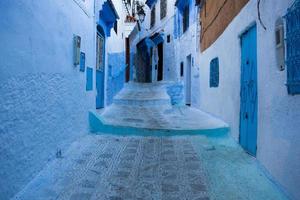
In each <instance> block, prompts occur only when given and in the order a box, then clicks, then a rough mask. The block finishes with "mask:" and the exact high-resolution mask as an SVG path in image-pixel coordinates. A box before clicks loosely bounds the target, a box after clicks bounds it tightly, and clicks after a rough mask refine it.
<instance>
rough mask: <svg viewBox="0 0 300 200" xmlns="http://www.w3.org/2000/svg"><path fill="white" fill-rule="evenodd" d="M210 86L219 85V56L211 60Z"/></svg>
mask: <svg viewBox="0 0 300 200" xmlns="http://www.w3.org/2000/svg"><path fill="white" fill-rule="evenodd" d="M209 86H210V87H219V58H214V59H213V60H212V61H211V62H210V79H209Z"/></svg>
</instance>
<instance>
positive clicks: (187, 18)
mask: <svg viewBox="0 0 300 200" xmlns="http://www.w3.org/2000/svg"><path fill="white" fill-rule="evenodd" d="M182 23H183V32H186V31H187V30H188V28H189V25H190V7H189V5H187V6H186V7H185V8H184V10H183V19H182Z"/></svg>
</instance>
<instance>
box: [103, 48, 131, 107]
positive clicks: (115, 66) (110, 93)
mask: <svg viewBox="0 0 300 200" xmlns="http://www.w3.org/2000/svg"><path fill="white" fill-rule="evenodd" d="M125 67H126V65H125V52H121V53H109V54H108V79H107V88H106V95H107V96H106V100H107V105H110V104H112V103H113V98H114V96H115V95H116V94H117V93H118V92H119V91H120V90H121V89H122V88H123V86H124V83H125Z"/></svg>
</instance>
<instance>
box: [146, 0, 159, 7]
mask: <svg viewBox="0 0 300 200" xmlns="http://www.w3.org/2000/svg"><path fill="white" fill-rule="evenodd" d="M156 2H157V0H147V1H146V4H147V6H148V7H149V8H150V9H151V8H152V7H153V5H154V4H155V3H156Z"/></svg>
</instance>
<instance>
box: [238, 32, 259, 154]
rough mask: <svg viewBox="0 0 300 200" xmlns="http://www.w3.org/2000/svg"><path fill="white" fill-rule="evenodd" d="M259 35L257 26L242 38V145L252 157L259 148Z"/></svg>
mask: <svg viewBox="0 0 300 200" xmlns="http://www.w3.org/2000/svg"><path fill="white" fill-rule="evenodd" d="M256 37H257V34H256V26H253V27H252V28H251V29H249V30H248V31H246V32H245V33H244V34H243V35H242V38H241V45H242V53H241V54H242V57H241V105H240V144H241V145H242V147H243V148H244V149H245V150H246V151H247V152H249V153H250V154H251V155H253V156H255V155H256V146H257V38H256Z"/></svg>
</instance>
